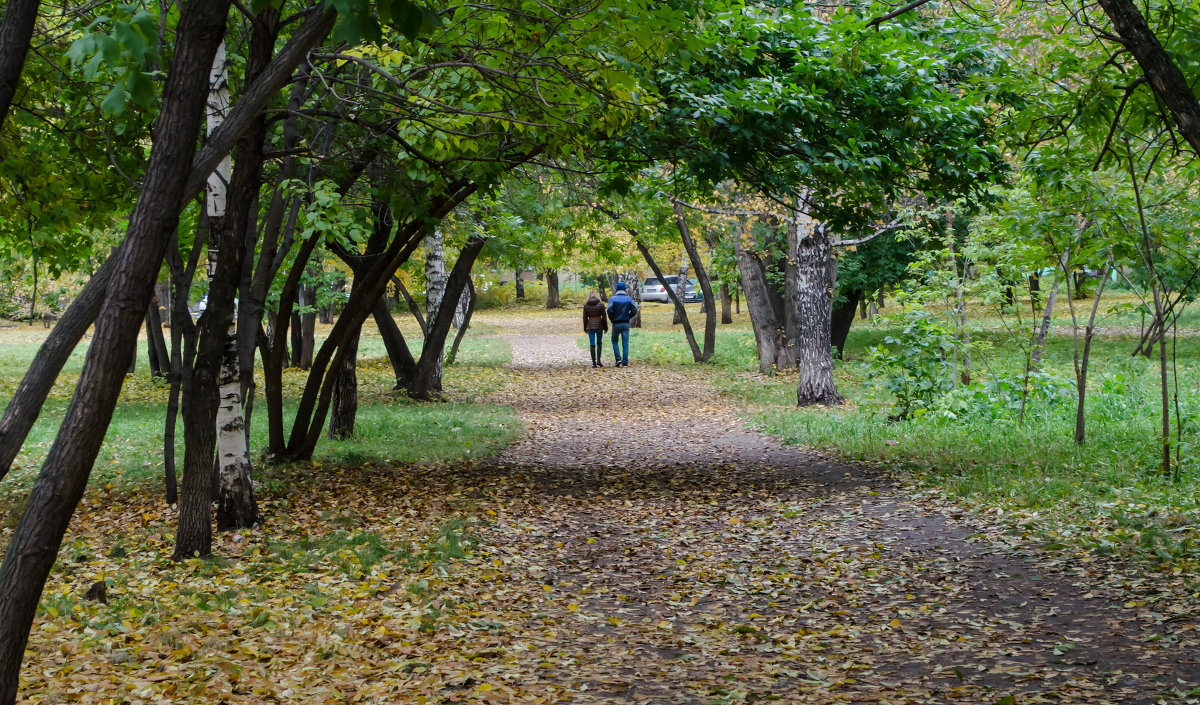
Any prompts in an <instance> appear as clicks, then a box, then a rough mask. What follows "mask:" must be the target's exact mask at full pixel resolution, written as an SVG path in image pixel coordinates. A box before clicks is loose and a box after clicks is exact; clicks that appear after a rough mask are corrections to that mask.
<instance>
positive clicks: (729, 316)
mask: <svg viewBox="0 0 1200 705" xmlns="http://www.w3.org/2000/svg"><path fill="white" fill-rule="evenodd" d="M732 304H733V297H731V296H730V295H729V285H728V284H726V283H725V282H721V324H722V325H729V324H730V323H733V312H732V311H731V310H730V306H731V305H732Z"/></svg>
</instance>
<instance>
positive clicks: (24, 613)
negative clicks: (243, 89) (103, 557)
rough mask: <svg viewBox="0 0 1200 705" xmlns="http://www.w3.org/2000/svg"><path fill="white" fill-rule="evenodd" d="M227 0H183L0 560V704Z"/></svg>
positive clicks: (160, 240) (157, 246)
mask: <svg viewBox="0 0 1200 705" xmlns="http://www.w3.org/2000/svg"><path fill="white" fill-rule="evenodd" d="M228 10H229V2H228V0H210V1H209V2H203V3H188V4H186V5H185V6H184V7H183V9H182V14H181V17H180V21H179V25H178V28H177V32H176V34H177V37H178V42H177V45H176V51H175V56H174V58H173V60H172V66H171V69H170V72H169V75H168V78H167V81H166V85H165V86H164V88H163V93H162V110H161V112H160V113H159V116H158V119H157V121H156V123H155V129H154V139H153V148H152V150H151V154H150V160H149V163H148V164H147V168H146V174H145V178H144V180H143V183H142V188H141V191H140V193H139V195H138V200H137V204H136V205H135V206H134V209H133V212H132V213H131V214H130V217H129V226H128V229H127V231H126V236H125V244H124V245H123V246H122V247H121V248H120V250H119V252H120V260H119V262H118V263H117V264H116V266H115V271H114V273H113V279H112V284H111V286H110V287H109V291H108V296H107V299H106V301H105V302H104V305H103V307H102V308H101V311H100V315H99V317H98V319H97V321H96V330H95V334H94V335H93V338H92V343H91V345H90V346H89V348H88V352H87V356H86V358H85V361H84V367H83V372H82V374H81V375H80V378H79V383H78V385H77V386H76V388H75V394H74V396H73V398H72V400H71V403H70V405H69V406H68V408H67V412H66V414H65V415H64V418H63V422H62V425H61V428H62V429H63V432H62V433H60V434H59V435H58V437H57V438H56V439H55V441H54V444H53V445H52V446H51V448H50V451H49V453H48V454H47V456H46V460H45V462H44V463H43V465H42V469H41V472H40V473H39V475H38V479H37V480H36V482H35V483H34V486H33V490H32V491H31V492H30V495H29V499H28V501H27V502H26V505H25V508H24V511H22V512H21V518H20V520H19V522H18V523H17V527H16V529H15V530H14V531H13V534H12V539H11V541H10V542H9V546H8V549H7V550H6V551H5V553H4V562H3V565H0V704H3V705H9V704H10V703H13V702H14V701H15V700H16V696H17V687H18V682H19V681H18V676H19V673H20V668H21V660H22V658H23V656H24V651H25V645H26V643H27V641H28V638H29V629H30V626H31V625H32V623H33V618H34V615H35V613H36V611H37V605H38V602H39V600H40V598H41V594H42V588H43V586H44V584H45V581H46V577H47V576H48V575H49V573H50V569H51V567H52V566H53V565H54V562H55V559H56V557H57V555H58V549H59V546H60V545H61V543H62V538H63V534H64V533H65V532H66V529H67V525H68V524H69V523H70V521H71V515H72V514H73V513H74V511H75V507H76V505H77V504H78V503H79V500H80V498H81V497H82V496H83V491H84V488H85V487H86V486H87V480H88V475H89V473H90V471H91V467H92V465H93V463H94V462H95V459H96V454H97V453H98V452H99V450H100V446H101V444H102V443H103V441H104V435H105V432H106V431H107V430H108V424H109V421H110V420H111V419H112V413H113V410H114V408H115V407H116V403H117V399H118V397H119V395H120V391H121V386H122V384H123V383H124V381H125V374H124V370H123V369H122V368H121V366H118V365H113V364H112V361H113V360H123V359H125V358H126V357H128V355H129V354H130V353H131V352H132V350H133V349H134V348H135V345H136V335H137V330H138V328H139V327H140V325H141V322H142V318H143V317H144V315H145V312H146V306H147V305H149V303H150V295H151V288H152V286H153V284H154V279H155V276H156V275H157V273H158V269H159V266H160V264H161V263H162V258H163V253H164V250H165V249H166V246H167V243H168V242H169V241H170V239H171V235H172V233H174V232H175V230H176V228H177V226H178V222H179V212H180V208H181V206H182V201H183V199H182V197H183V189H184V187H185V185H186V180H187V176H188V172H189V165H190V164H191V160H192V155H193V152H194V151H195V146H196V143H197V140H198V138H199V136H200V135H199V133H200V120H201V114H202V111H203V109H204V96H205V89H206V78H207V73H206V71H207V69H208V67H209V66H210V65H211V64H212V58H213V54H214V53H215V51H216V48H217V45H218V44H220V42H221V39H222V37H223V35H224V32H225V23H226V15H227V13H228Z"/></svg>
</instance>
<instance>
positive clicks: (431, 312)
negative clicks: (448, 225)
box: [409, 227, 446, 386]
mask: <svg viewBox="0 0 1200 705" xmlns="http://www.w3.org/2000/svg"><path fill="white" fill-rule="evenodd" d="M445 295H446V247H445V238H444V236H443V234H442V230H441V228H440V227H438V228H434V230H433V232H432V233H430V234H429V236H428V237H426V238H425V343H426V345H428V344H429V336H430V333H431V330H432V327H433V322H434V319H436V318H437V314H438V310H439V309H440V308H441V307H442V302H443V301H445ZM421 357H422V358H424V355H422V356H421ZM429 364H431V365H434V366H435V367H436V369H433V370H430V371H429V372H428V374H429V375H431V376H432V377H434V378H436V379H438V380H439V381H440V380H441V378H442V358H441V356H440V355H439V356H438V357H437V358H436V359H434V360H432V361H431V362H430V363H429ZM417 368H418V369H417V373H420V363H418V364H417ZM415 378H416V375H415V374H414V379H413V380H410V381H409V384H410V386H411V385H412V384H413V382H415ZM439 386H440V384H439Z"/></svg>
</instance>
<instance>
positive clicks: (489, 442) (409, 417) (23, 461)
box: [0, 335, 522, 523]
mask: <svg viewBox="0 0 1200 705" xmlns="http://www.w3.org/2000/svg"><path fill="white" fill-rule="evenodd" d="M419 342H420V338H419V337H418V338H417V345H416V346H414V347H415V348H416V349H415V351H414V353H415V354H416V355H419V354H420V347H419ZM36 348H37V344H36V343H32V342H20V343H14V344H11V345H10V344H6V343H5V340H4V336H3V335H0V378H2V379H3V380H4V381H5V383H6V389H5V390H4V391H7V392H9V393H11V389H12V388H13V387H15V385H16V382H17V381H19V380H20V376H21V375H22V374H23V373H24V369H25V367H26V366H27V365H28V362H29V360H30V359H31V356H32V354H33V353H34V352H35V351H36ZM385 354H386V353H385V351H384V349H383V344H382V341H381V340H379V338H378V337H377V336H374V337H372V336H370V335H364V337H363V341H362V345H361V346H360V349H359V365H358V372H359V409H358V414H357V417H356V427H355V435H354V437H353V438H350V439H347V440H344V441H334V440H329V439H328V438H325V437H324V436H322V439H321V441H320V442H319V444H318V446H317V449H316V452H315V454H314V458H313V460H314V461H316V462H318V463H333V464H349V465H354V464H360V463H364V462H376V463H384V462H387V463H393V464H399V465H404V464H431V463H432V464H437V463H451V462H456V461H460V460H470V459H476V458H484V457H487V456H489V455H492V454H495V453H497V452H499V451H500V450H502V449H503V448H504V447H505V446H507V445H508V444H510V443H511V442H513V440H515V439H516V438H517V437H518V436H519V435H520V434H521V432H522V425H521V423H520V421H519V419H517V417H516V415H515V413H513V411H512V410H511V409H509V408H508V407H503V406H498V405H494V404H487V403H480V402H478V401H476V400H477V398H478V397H480V396H481V395H484V394H487V393H488V392H490V391H491V390H494V389H496V388H498V387H500V386H501V385H502V384H503V383H504V380H505V372H504V370H503V369H502V368H503V365H504V364H505V363H506V362H508V360H509V359H510V357H511V350H510V349H509V346H508V344H507V343H506V342H504V341H503V340H500V339H496V338H484V337H478V336H472V335H468V336H467V337H466V338H465V339H464V340H463V343H462V347H461V349H460V351H459V359H458V362H457V363H456V364H455V365H452V366H448V367H447V368H446V369H445V371H444V373H443V379H444V385H445V389H446V393H447V396H448V397H449V398H450V399H451V400H452V401H450V402H448V403H445V402H439V403H417V402H413V401H412V400H410V399H409V398H408V397H406V396H404V395H403V394H402V393H400V392H396V391H393V389H392V387H393V386H394V381H395V380H394V377H393V374H392V370H391V366H390V364H389V363H388V361H387V358H386V357H382V356H383V355H385ZM82 356H83V351H82V350H81V351H80V352H77V353H76V354H75V355H74V356H73V357H72V360H73V363H72V364H75V367H74V371H73V373H72V372H71V370H70V369H68V370H67V371H64V378H63V379H60V382H59V385H58V386H57V387H56V392H55V395H54V397H52V398H50V399H48V400H47V402H46V404H45V406H44V407H43V410H42V413H41V415H40V416H39V418H38V421H37V423H36V424H35V425H34V428H33V430H32V431H31V432H30V434H29V436H28V438H27V439H26V442H25V445H24V446H23V448H22V451H21V453H20V455H19V456H18V457H17V460H16V462H15V463H14V465H13V469H12V472H11V473H10V474H9V475H8V476H6V477H5V478H4V480H3V482H2V483H0V516H3V517H4V521H5V522H7V523H12V522H15V520H16V518H17V514H18V512H17V511H16V509H17V508H18V507H19V506H21V504H23V502H24V497H25V495H26V493H27V492H28V491H29V488H30V487H31V485H32V482H33V478H34V476H35V474H36V472H37V470H38V468H39V467H40V465H41V463H42V461H43V460H44V459H45V457H46V454H47V453H48V452H49V450H50V446H51V444H52V443H53V442H54V438H55V436H56V435H57V433H58V429H59V425H60V424H61V420H62V416H63V414H64V413H65V411H66V408H67V404H68V400H69V394H70V391H71V388H72V386H73V384H74V379H73V377H74V375H77V374H78V364H79V363H80V362H81V361H82ZM376 356H379V357H376ZM144 363H145V357H144V353H143V356H142V358H141V359H140V360H139V369H138V371H137V373H136V374H135V375H134V376H133V377H132V378H130V379H129V380H127V382H126V385H125V389H124V390H123V392H122V402H121V403H120V404H118V406H117V409H116V412H115V414H114V416H113V420H112V423H111V424H110V426H109V429H108V433H107V435H106V436H105V441H104V445H103V446H102V447H101V450H100V453H99V455H98V457H97V460H96V463H95V466H94V467H93V470H92V473H91V476H90V478H89V484H90V486H91V487H107V488H111V489H114V490H118V491H138V490H153V491H157V488H158V487H161V485H162V482H163V480H162V477H163V453H162V445H163V432H164V420H165V416H166V397H167V389H166V387H165V386H164V385H161V384H158V383H155V382H153V381H152V380H151V379H150V377H149V372H148V370H147V369H146V367H145V364H144ZM260 374H261V373H260ZM286 374H287V375H288V376H287V377H286V378H285V388H286V392H285V394H286V397H285V406H284V428H285V431H286V430H290V428H291V423H292V419H293V418H294V415H295V401H296V394H297V393H298V390H299V387H300V385H302V384H303V373H301V372H300V371H298V370H297V371H288V372H287V373H286ZM260 384H261V378H260ZM0 393H2V392H0ZM0 403H7V399H5V398H3V397H0ZM266 434H267V420H266V409H265V406H263V403H262V401H261V397H260V398H259V402H258V405H257V407H256V411H255V413H254V416H253V417H252V419H251V437H250V438H251V443H250V445H251V452H252V453H253V452H255V451H256V449H261V448H264V447H265V446H266V441H267V439H266ZM176 463H177V466H176V467H177V472H179V473H182V465H183V424H182V419H180V420H179V423H178V425H177V428H176ZM259 464H260V465H261V462H260V463H259ZM259 475H260V479H262V480H263V481H264V482H267V483H269V482H270V472H269V470H267V469H265V468H260V471H259Z"/></svg>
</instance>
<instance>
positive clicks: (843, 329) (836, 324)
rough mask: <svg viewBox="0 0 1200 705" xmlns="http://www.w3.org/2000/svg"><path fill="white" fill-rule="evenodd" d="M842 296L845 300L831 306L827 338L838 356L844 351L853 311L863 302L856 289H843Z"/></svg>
mask: <svg viewBox="0 0 1200 705" xmlns="http://www.w3.org/2000/svg"><path fill="white" fill-rule="evenodd" d="M842 298H844V299H845V301H843V302H842V303H840V304H838V305H837V306H834V307H833V314H832V317H831V319H830V323H829V339H830V342H831V343H832V344H833V347H835V348H837V356H838V357H839V358H840V357H842V356H843V355H845V353H846V338H847V337H848V336H849V335H850V326H851V325H852V324H853V323H854V311H855V310H856V309H857V308H858V307H859V304H860V303H862V302H863V293H862V292H861V291H859V290H858V289H851V290H850V291H843V292H842Z"/></svg>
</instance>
